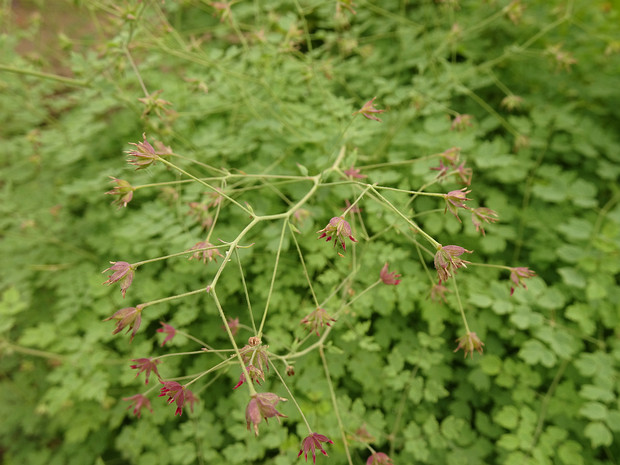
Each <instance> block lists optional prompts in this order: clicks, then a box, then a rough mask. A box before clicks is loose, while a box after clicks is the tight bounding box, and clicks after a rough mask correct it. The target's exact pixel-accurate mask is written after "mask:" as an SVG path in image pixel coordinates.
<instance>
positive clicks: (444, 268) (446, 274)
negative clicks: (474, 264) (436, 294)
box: [435, 245, 473, 284]
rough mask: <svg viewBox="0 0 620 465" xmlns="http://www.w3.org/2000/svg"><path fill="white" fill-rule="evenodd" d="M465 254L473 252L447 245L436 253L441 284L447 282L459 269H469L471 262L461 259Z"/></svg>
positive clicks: (436, 265) (436, 264)
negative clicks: (468, 265)
mask: <svg viewBox="0 0 620 465" xmlns="http://www.w3.org/2000/svg"><path fill="white" fill-rule="evenodd" d="M465 252H467V253H472V252H473V251H472V250H467V249H465V248H463V247H461V246H458V245H445V246H442V247H440V248H439V249H438V250H437V252H436V253H435V269H436V270H437V275H438V276H439V284H441V283H442V282H444V281H447V280H448V278H450V277H451V276H452V273H454V272H455V271H456V270H457V269H458V268H461V267H463V268H467V264H468V263H470V262H468V261H466V260H463V259H461V258H459V257H460V256H461V255H463V254H464V253H465Z"/></svg>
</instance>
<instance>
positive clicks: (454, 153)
mask: <svg viewBox="0 0 620 465" xmlns="http://www.w3.org/2000/svg"><path fill="white" fill-rule="evenodd" d="M460 155H461V149H460V147H450V148H449V149H447V150H444V151H443V152H442V153H440V154H439V166H435V167H432V168H431V170H432V171H439V174H437V178H438V179H441V178H443V177H445V176H446V175H447V174H448V170H450V169H453V168H455V167H456V164H457V163H458V161H459V157H460Z"/></svg>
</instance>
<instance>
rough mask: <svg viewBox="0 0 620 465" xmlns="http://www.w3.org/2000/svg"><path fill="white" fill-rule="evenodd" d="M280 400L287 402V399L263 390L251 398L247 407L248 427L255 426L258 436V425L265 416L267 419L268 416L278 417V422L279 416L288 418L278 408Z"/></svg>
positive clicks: (246, 418) (246, 419)
mask: <svg viewBox="0 0 620 465" xmlns="http://www.w3.org/2000/svg"><path fill="white" fill-rule="evenodd" d="M278 402H286V399H285V398H283V397H280V396H278V395H277V394H274V393H272V392H261V393H258V394H256V395H254V396H252V399H250V402H249V403H248V406H247V407H246V409H245V421H246V424H247V428H248V429H250V424H251V425H252V426H253V427H254V433H255V434H256V436H258V425H259V424H260V422H261V421H262V420H263V418H264V419H265V421H267V419H268V418H272V417H276V419H277V420H278V422H279V421H280V418H279V417H282V418H286V415H282V414H281V413H280V412H278V411H277V410H276V405H278Z"/></svg>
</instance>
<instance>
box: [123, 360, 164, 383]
mask: <svg viewBox="0 0 620 465" xmlns="http://www.w3.org/2000/svg"><path fill="white" fill-rule="evenodd" d="M132 362H136V364H135V365H131V367H130V368H132V369H135V370H138V373H136V378H137V377H138V376H140V373H142V372H143V371H144V372H145V378H146V379H145V382H144V384H149V376H151V371H153V373H155V375H156V376H157V378H160V376H159V372H158V371H157V365H158V364H159V363H161V361H160V360H152V359H151V358H150V357H149V358H135V359H133V360H132Z"/></svg>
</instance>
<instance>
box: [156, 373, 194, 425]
mask: <svg viewBox="0 0 620 465" xmlns="http://www.w3.org/2000/svg"><path fill="white" fill-rule="evenodd" d="M160 382H161V384H163V385H164V386H163V387H162V388H161V394H159V397H162V396H168V403H169V404H171V403H173V402H176V404H177V409H176V411H175V412H174V415H175V416H176V415H179V416H181V415H182V414H183V407H184V406H185V404H189V406H190V409H191V410H192V412H193V411H194V402H197V401H198V399H197V398H196V397H195V396H194V393H193V392H192V391H190V390H189V389H187V388H186V387H185V386H182V385H180V384H179V383H177V382H176V381H160Z"/></svg>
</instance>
